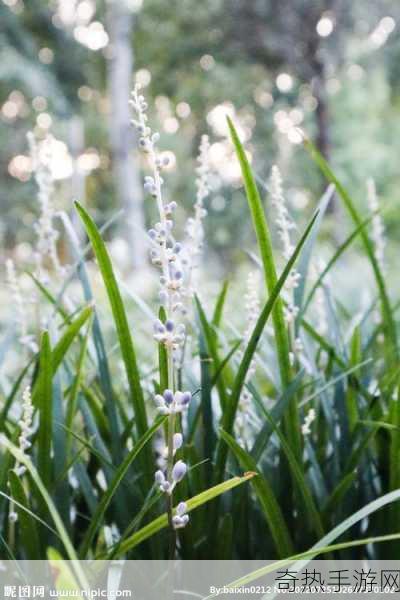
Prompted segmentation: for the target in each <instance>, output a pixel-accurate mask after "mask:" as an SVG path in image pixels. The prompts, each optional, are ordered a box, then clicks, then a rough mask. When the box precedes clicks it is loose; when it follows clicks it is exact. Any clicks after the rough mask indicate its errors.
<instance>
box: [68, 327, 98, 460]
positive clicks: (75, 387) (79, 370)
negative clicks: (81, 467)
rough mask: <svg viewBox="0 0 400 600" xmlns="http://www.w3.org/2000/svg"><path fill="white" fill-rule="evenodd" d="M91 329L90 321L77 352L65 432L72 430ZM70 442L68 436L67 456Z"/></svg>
mask: <svg viewBox="0 0 400 600" xmlns="http://www.w3.org/2000/svg"><path fill="white" fill-rule="evenodd" d="M91 328H92V319H91V320H90V321H89V323H88V327H87V331H86V335H85V337H84V340H83V342H82V345H81V349H80V352H79V357H78V361H77V365H76V369H75V376H74V380H73V383H72V387H71V391H70V394H69V398H68V407H67V411H66V416H65V428H66V430H68V429H71V428H72V422H73V420H74V416H75V412H76V408H77V403H78V394H79V389H80V385H81V381H82V375H83V365H84V362H85V358H86V352H87V347H88V343H89V335H90V332H91ZM71 441H72V440H71V436H70V435H68V436H67V441H66V445H67V448H66V454H67V456H68V455H69V451H70V448H71Z"/></svg>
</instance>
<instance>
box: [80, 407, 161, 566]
mask: <svg viewBox="0 0 400 600" xmlns="http://www.w3.org/2000/svg"><path fill="white" fill-rule="evenodd" d="M164 421H165V417H164V418H160V419H157V421H156V422H155V423H154V424H153V425H152V426H151V427H150V428H149V429H148V430H147V432H146V433H145V435H144V436H143V437H141V438H140V440H139V441H138V442H136V444H135V446H134V447H133V448H132V450H131V451H130V452H129V454H127V456H126V457H125V459H124V461H123V462H122V463H121V465H120V466H119V467H118V469H117V471H116V472H115V475H114V478H113V480H112V481H111V482H110V484H109V485H108V487H107V491H106V492H105V494H104V495H103V496H102V498H101V500H100V502H99V504H98V506H97V508H96V512H95V514H94V515H93V517H92V520H91V523H90V527H89V529H88V531H87V534H86V536H85V539H84V540H83V542H82V546H81V550H80V553H79V554H80V556H81V559H82V560H83V559H84V558H86V555H87V553H88V551H89V548H90V544H91V543H92V540H93V538H94V536H95V535H96V532H97V530H98V529H99V527H100V526H101V524H102V522H103V518H104V515H105V512H106V510H107V508H108V506H109V505H110V502H111V500H112V498H113V496H114V494H115V492H116V491H117V488H118V486H119V484H120V483H121V481H122V479H123V478H124V476H125V475H126V473H127V471H128V469H129V467H130V466H131V464H132V462H133V461H134V460H135V458H136V457H137V455H138V454H139V453H140V451H141V450H142V449H143V447H144V446H145V445H146V444H147V442H148V441H149V440H150V439H151V438H152V437H153V435H154V433H155V432H156V431H157V429H158V428H159V427H160V426H161V425H162V424H163V422H164Z"/></svg>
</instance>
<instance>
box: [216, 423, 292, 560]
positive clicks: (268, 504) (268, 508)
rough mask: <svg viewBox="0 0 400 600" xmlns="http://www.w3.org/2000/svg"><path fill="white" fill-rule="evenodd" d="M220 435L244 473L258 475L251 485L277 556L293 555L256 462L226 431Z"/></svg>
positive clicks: (282, 518) (268, 486)
mask: <svg viewBox="0 0 400 600" xmlns="http://www.w3.org/2000/svg"><path fill="white" fill-rule="evenodd" d="M220 435H221V437H222V439H223V440H224V441H225V442H226V443H227V445H228V446H229V448H230V449H231V451H232V452H233V454H234V455H235V456H236V458H237V459H238V461H239V463H240V465H241V466H242V468H243V469H246V471H254V472H256V473H258V475H259V476H258V477H256V478H255V479H253V481H252V484H253V487H254V490H255V492H256V494H257V498H258V500H259V502H260V505H261V508H262V510H263V513H264V516H265V519H266V521H267V523H268V527H269V529H270V531H271V535H272V538H273V540H274V542H275V546H276V551H277V553H278V555H279V556H281V557H285V556H287V555H288V554H291V553H293V549H294V546H293V542H292V539H291V536H290V533H289V530H288V529H287V527H286V523H285V518H284V516H283V514H282V511H281V509H280V506H279V504H278V501H277V499H276V497H275V494H274V492H273V489H272V487H271V486H270V485H269V483H268V481H267V479H266V478H265V477H264V476H263V475H262V474H261V473H260V471H259V470H258V468H257V464H256V461H255V460H254V459H253V458H252V457H251V456H250V454H248V452H246V451H245V450H243V448H241V447H240V446H239V444H238V443H237V442H236V441H235V440H234V438H233V437H232V436H230V435H229V434H228V433H226V431H224V430H223V429H221V430H220Z"/></svg>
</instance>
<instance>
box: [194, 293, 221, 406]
mask: <svg viewBox="0 0 400 600" xmlns="http://www.w3.org/2000/svg"><path fill="white" fill-rule="evenodd" d="M194 299H195V304H196V308H197V313H198V315H199V321H200V327H201V329H202V332H203V336H204V340H205V342H206V345H207V350H208V353H209V355H210V358H211V360H212V364H213V372H214V374H215V373H216V372H218V370H219V368H220V365H221V361H220V358H219V354H218V348H217V336H216V332H215V330H214V329H213V328H212V326H211V325H210V323H209V322H208V320H207V317H206V313H205V312H204V309H203V307H202V305H201V302H200V300H199V298H198V297H197V295H195V297H194ZM216 386H217V390H218V396H219V401H220V405H221V410H222V412H223V411H224V410H225V407H226V404H227V401H228V395H227V391H226V387H227V382H226V377H224V375H221V376H220V377H219V378H218V379H217V380H216Z"/></svg>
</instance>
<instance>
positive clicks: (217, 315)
mask: <svg viewBox="0 0 400 600" xmlns="http://www.w3.org/2000/svg"><path fill="white" fill-rule="evenodd" d="M228 288H229V281H228V280H225V281H224V283H223V285H222V290H221V293H220V294H219V296H218V298H217V302H216V305H215V308H214V313H213V317H212V320H211V323H212V325H213V327H216V328H218V327H220V325H221V320H222V312H223V310H224V306H225V300H226V295H227V293H228Z"/></svg>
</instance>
